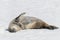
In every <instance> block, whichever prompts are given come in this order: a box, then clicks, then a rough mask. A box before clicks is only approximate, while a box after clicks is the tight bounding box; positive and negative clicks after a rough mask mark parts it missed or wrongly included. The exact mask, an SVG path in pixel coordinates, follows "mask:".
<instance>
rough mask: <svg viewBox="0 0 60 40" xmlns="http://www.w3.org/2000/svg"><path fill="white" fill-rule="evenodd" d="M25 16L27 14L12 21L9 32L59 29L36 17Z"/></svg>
mask: <svg viewBox="0 0 60 40" xmlns="http://www.w3.org/2000/svg"><path fill="white" fill-rule="evenodd" d="M23 14H25V13H22V14H20V15H19V16H18V17H16V18H15V19H13V20H12V21H11V23H10V24H9V27H8V31H9V32H17V31H19V30H24V29H42V28H44V29H57V27H55V26H51V25H48V24H47V23H45V22H44V21H42V20H40V19H38V18H36V17H29V16H23Z"/></svg>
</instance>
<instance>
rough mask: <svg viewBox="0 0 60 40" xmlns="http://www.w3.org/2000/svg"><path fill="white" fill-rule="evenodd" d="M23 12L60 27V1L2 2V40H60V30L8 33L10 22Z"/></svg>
mask: <svg viewBox="0 0 60 40" xmlns="http://www.w3.org/2000/svg"><path fill="white" fill-rule="evenodd" d="M22 12H26V15H28V16H34V17H37V18H39V19H42V20H44V21H45V22H47V23H48V24H50V25H55V26H57V27H59V26H60V0H0V40H60V30H59V29H58V30H45V29H44V30H43V29H40V30H23V31H19V32H17V33H9V32H7V31H6V30H5V29H7V27H8V25H9V22H10V21H11V20H12V19H14V18H15V17H17V16H18V15H19V14H20V13H22Z"/></svg>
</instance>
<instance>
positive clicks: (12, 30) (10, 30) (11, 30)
mask: <svg viewBox="0 0 60 40" xmlns="http://www.w3.org/2000/svg"><path fill="white" fill-rule="evenodd" d="M8 31H9V32H11V33H13V32H16V30H15V29H9V30H8Z"/></svg>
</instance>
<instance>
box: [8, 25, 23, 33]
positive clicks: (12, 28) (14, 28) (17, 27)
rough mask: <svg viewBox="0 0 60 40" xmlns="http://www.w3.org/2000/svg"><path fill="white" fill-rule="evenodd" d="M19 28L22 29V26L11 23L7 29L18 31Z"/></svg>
mask: <svg viewBox="0 0 60 40" xmlns="http://www.w3.org/2000/svg"><path fill="white" fill-rule="evenodd" d="M19 30H22V28H21V27H20V26H18V25H14V24H13V25H11V26H10V27H9V28H8V31H9V32H17V31H19Z"/></svg>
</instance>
